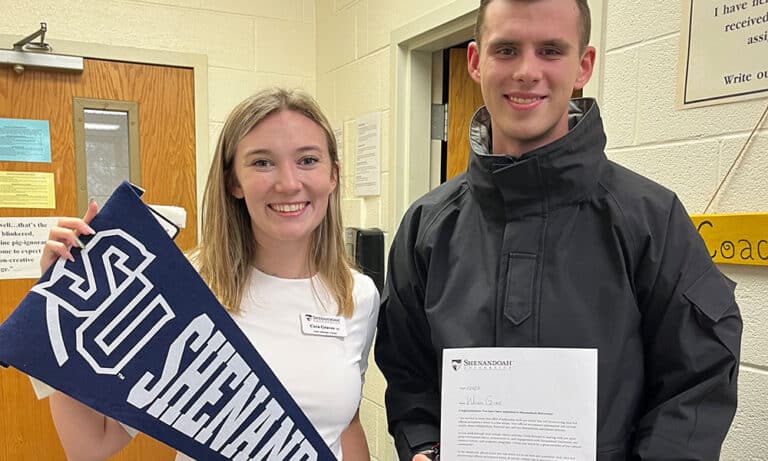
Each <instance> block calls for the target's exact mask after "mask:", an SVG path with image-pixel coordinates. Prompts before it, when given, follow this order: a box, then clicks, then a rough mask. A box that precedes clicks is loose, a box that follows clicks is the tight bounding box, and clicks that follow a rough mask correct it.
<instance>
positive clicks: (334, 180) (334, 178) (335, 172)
mask: <svg viewBox="0 0 768 461" xmlns="http://www.w3.org/2000/svg"><path fill="white" fill-rule="evenodd" d="M340 168H341V166H339V162H333V167H332V168H331V184H332V186H333V187H332V190H333V189H336V187H338V185H339V169H340Z"/></svg>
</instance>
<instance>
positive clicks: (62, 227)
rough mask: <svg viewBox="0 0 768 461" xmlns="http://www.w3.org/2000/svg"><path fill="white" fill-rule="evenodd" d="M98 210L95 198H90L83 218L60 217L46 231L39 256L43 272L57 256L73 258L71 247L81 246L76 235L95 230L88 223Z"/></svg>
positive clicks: (93, 232)
mask: <svg viewBox="0 0 768 461" xmlns="http://www.w3.org/2000/svg"><path fill="white" fill-rule="evenodd" d="M98 212H99V209H98V206H97V205H96V201H95V200H91V201H90V202H89V203H88V210H87V211H86V212H85V216H84V217H83V219H80V218H61V219H59V222H57V223H56V226H54V227H52V228H51V231H50V232H49V233H48V241H47V242H45V246H44V247H43V254H42V256H40V270H41V272H45V271H46V270H48V268H49V267H51V264H53V263H54V262H56V260H57V259H59V257H61V256H63V257H65V258H67V259H69V260H70V261H74V260H75V259H74V258H73V257H72V253H70V252H69V249H70V248H71V247H78V248H80V247H81V244H80V239H78V238H77V236H78V235H93V234H95V233H96V232H95V231H94V230H93V229H91V226H89V225H88V223H90V222H91V220H93V217H94V216H96V214H97V213H98Z"/></svg>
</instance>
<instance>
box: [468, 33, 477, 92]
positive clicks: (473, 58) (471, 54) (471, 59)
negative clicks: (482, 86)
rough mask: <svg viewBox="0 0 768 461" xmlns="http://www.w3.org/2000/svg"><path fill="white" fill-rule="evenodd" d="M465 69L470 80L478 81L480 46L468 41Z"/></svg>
mask: <svg viewBox="0 0 768 461" xmlns="http://www.w3.org/2000/svg"><path fill="white" fill-rule="evenodd" d="M467 71H469V76H470V77H472V80H474V81H476V82H477V83H480V46H479V45H478V44H477V42H470V43H469V46H468V47H467Z"/></svg>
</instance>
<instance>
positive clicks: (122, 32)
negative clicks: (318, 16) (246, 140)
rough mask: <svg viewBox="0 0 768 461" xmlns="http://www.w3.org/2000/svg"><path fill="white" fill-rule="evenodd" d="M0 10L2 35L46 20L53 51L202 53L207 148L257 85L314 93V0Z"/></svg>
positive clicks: (7, 3)
mask: <svg viewBox="0 0 768 461" xmlns="http://www.w3.org/2000/svg"><path fill="white" fill-rule="evenodd" d="M0 11H2V16H3V20H2V21H0V34H11V35H18V37H19V39H21V38H23V37H25V36H27V35H29V34H31V33H32V32H34V31H36V30H37V29H38V28H39V26H40V22H41V21H45V22H47V23H48V33H47V35H46V41H48V42H49V43H51V44H53V46H54V51H55V46H56V40H57V39H58V40H68V41H74V42H83V43H94V44H101V45H113V46H121V47H132V48H139V49H147V50H162V51H175V52H182V53H195V54H203V55H207V56H208V101H207V103H208V109H209V110H208V118H209V128H210V140H209V143H210V147H209V150H210V151H211V152H212V151H213V149H214V148H215V145H216V138H217V136H218V133H219V131H220V129H221V127H222V125H223V122H224V120H225V119H226V116H227V114H228V113H229V111H230V110H231V109H232V107H233V106H234V105H235V104H236V103H237V102H239V101H240V100H242V99H244V98H245V97H246V96H248V95H250V94H251V93H253V92H255V91H256V90H258V89H260V88H263V87H266V86H270V85H286V86H289V87H301V88H304V89H306V90H307V91H309V92H311V93H312V94H314V93H315V75H316V69H315V67H316V66H315V57H316V50H315V1H314V0H266V1H265V0H259V1H250V0H221V1H215V2H214V1H207V0H135V1H134V0H128V1H120V0H105V1H96V0H78V1H55V0H40V1H35V2H34V4H30V3H27V2H19V1H13V0H0ZM12 45H13V43H2V44H0V48H6V49H9V48H11V46H12ZM201 167H205V166H201Z"/></svg>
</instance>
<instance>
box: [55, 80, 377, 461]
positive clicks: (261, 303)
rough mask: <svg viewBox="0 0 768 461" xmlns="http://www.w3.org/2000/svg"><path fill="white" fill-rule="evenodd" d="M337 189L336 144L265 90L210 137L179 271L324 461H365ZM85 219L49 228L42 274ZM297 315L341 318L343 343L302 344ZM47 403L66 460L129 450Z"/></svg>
mask: <svg viewBox="0 0 768 461" xmlns="http://www.w3.org/2000/svg"><path fill="white" fill-rule="evenodd" d="M338 183H339V159H338V152H337V147H336V140H335V137H334V136H333V131H332V129H331V126H330V124H329V123H328V120H327V119H326V118H325V116H324V115H323V114H322V112H321V111H320V109H319V107H318V106H317V104H316V103H315V102H314V100H313V99H312V98H311V97H309V96H308V95H306V94H305V93H302V92H299V91H288V90H283V89H272V90H266V91H262V92H260V93H258V94H256V95H254V96H252V97H250V98H248V99H246V100H245V101H243V102H241V103H240V104H239V105H238V106H237V107H235V109H234V110H233V111H232V113H231V114H230V115H229V118H228V119H227V121H226V123H225V125H224V128H223V130H222V132H221V135H220V137H219V141H218V145H217V147H216V154H215V157H214V159H213V164H212V165H211V169H210V172H209V175H208V181H207V184H206V189H205V196H204V198H203V225H202V233H201V239H200V245H199V246H198V248H196V249H195V250H194V251H193V252H192V254H191V256H190V259H191V261H192V263H193V264H194V265H195V266H196V267H197V269H198V271H199V273H200V275H201V277H202V278H203V279H204V280H205V281H206V283H207V284H208V286H209V287H210V288H211V290H212V291H213V293H214V294H215V295H216V296H217V298H218V299H219V301H220V302H221V304H222V305H223V306H224V307H225V309H227V310H228V311H229V312H230V313H231V315H232V317H233V318H234V320H235V322H236V323H237V324H238V325H239V326H240V327H241V328H242V329H243V331H244V332H245V334H246V335H247V336H248V337H249V338H250V340H251V342H252V343H253V345H254V347H255V348H256V350H257V351H259V353H260V354H261V355H262V356H263V357H264V359H265V360H266V361H267V363H268V364H269V365H270V367H271V368H272V370H273V371H274V372H275V374H276V375H277V377H278V378H279V379H280V381H281V382H282V383H283V385H284V386H285V387H286V388H287V389H288V391H289V392H290V394H291V395H292V396H293V398H294V399H295V400H296V402H297V403H298V404H299V406H300V407H301V408H302V410H303V411H304V413H305V414H306V415H307V417H308V418H309V419H310V421H311V422H312V423H313V425H314V426H315V428H316V429H317V431H318V432H319V434H320V435H321V436H322V437H323V439H324V440H325V442H326V443H327V444H328V446H329V447H330V448H331V451H333V452H334V453H335V455H336V456H337V457H338V458H339V459H342V455H343V457H344V459H346V460H348V461H349V460H352V461H357V460H368V459H369V455H368V447H367V444H366V440H365V435H364V433H363V429H362V426H361V424H360V419H359V415H358V409H359V405H360V399H361V391H362V382H363V376H364V374H365V371H366V368H367V359H368V351H369V349H370V346H371V341H372V339H373V334H374V329H375V325H376V318H377V314H378V306H379V295H378V292H377V290H376V287H375V285H374V283H373V281H372V280H371V279H370V278H368V277H367V276H365V275H362V274H361V273H359V272H357V271H355V270H354V269H352V268H351V264H350V262H349V261H348V259H347V257H346V253H345V251H344V241H343V227H342V223H341V205H340V203H341V201H340V194H339V187H338ZM96 213H97V209H96V205H95V204H90V205H89V207H88V212H87V213H86V215H85V217H84V218H83V219H82V220H81V219H78V218H62V219H61V220H60V221H59V224H58V226H57V227H54V228H53V229H52V230H51V232H50V236H49V241H48V242H47V243H46V245H45V249H44V251H43V256H42V258H41V262H40V264H41V267H42V268H43V270H45V269H47V268H48V266H50V265H51V264H52V263H53V262H54V261H55V260H56V258H58V257H60V256H63V257H68V258H72V255H71V254H70V252H69V250H68V248H69V247H70V246H75V245H77V244H78V243H77V242H78V239H77V236H78V235H79V234H86V235H87V234H92V233H93V230H92V229H91V228H90V227H89V226H88V223H89V222H90V221H91V220H92V219H93V217H94V216H95V215H96ZM305 313H314V314H318V315H334V316H341V317H343V318H344V321H345V323H346V331H347V334H346V336H345V337H343V338H342V337H325V336H313V335H310V334H306V333H305V332H303V331H302V327H301V322H300V318H299V316H300V315H301V314H305ZM298 363H301V366H298V365H297V364H298ZM50 401H51V413H52V414H53V419H54V423H55V425H56V428H57V431H58V433H59V437H60V439H61V442H62V445H63V446H64V450H65V451H66V453H67V456H68V457H69V459H70V460H92V459H105V458H107V457H109V456H111V455H112V454H114V453H115V452H117V451H119V450H120V449H121V448H122V447H123V446H125V445H126V444H127V443H128V442H129V441H130V438H131V435H130V434H129V433H128V431H127V430H126V429H125V428H124V427H123V426H122V425H120V424H119V423H117V422H116V421H113V420H111V419H109V418H106V417H104V416H102V415H101V414H99V413H97V412H95V411H93V410H91V409H90V408H88V407H86V406H84V405H82V404H81V403H79V402H77V401H75V400H73V399H71V398H69V397H67V396H66V395H63V394H61V393H55V394H53V395H52V396H51V399H50ZM176 459H177V460H189V458H188V457H186V456H184V455H182V454H179V455H178V456H177V458H176Z"/></svg>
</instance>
